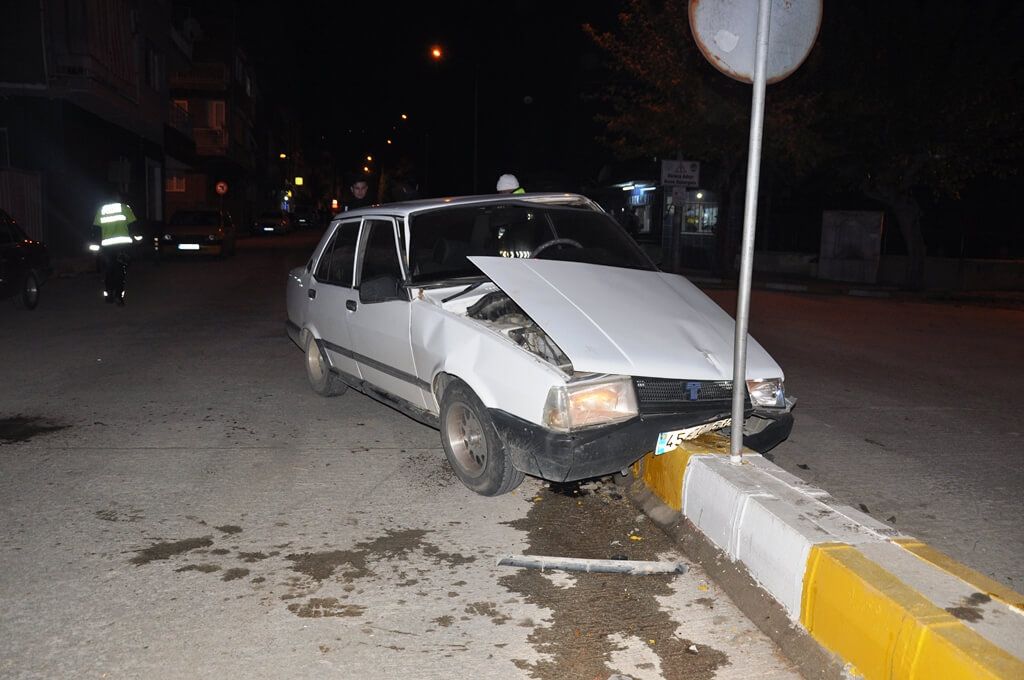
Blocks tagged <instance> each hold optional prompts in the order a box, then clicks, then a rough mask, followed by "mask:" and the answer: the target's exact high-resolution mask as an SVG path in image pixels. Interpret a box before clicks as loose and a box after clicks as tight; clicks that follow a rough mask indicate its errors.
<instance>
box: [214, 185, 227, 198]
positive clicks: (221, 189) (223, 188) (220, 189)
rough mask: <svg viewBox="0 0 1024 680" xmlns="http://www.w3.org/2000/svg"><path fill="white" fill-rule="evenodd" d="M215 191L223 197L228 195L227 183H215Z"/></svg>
mask: <svg viewBox="0 0 1024 680" xmlns="http://www.w3.org/2000/svg"><path fill="white" fill-rule="evenodd" d="M216 189H217V193H218V194H220V195H221V196H223V195H224V194H226V193H228V183H227V182H217V186H216Z"/></svg>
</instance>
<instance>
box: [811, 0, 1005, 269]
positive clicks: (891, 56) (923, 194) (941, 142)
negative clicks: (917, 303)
mask: <svg viewBox="0 0 1024 680" xmlns="http://www.w3.org/2000/svg"><path fill="white" fill-rule="evenodd" d="M832 7H833V6H832V5H830V6H829V8H830V9H831V8H832ZM835 10H836V11H835V13H834V16H833V17H831V18H830V19H829V21H828V23H827V24H826V27H825V29H823V35H824V37H823V39H822V40H823V42H824V43H825V44H824V48H825V53H826V61H827V63H828V64H829V67H828V69H827V70H824V71H823V72H822V73H821V75H822V76H823V80H821V82H820V83H819V84H818V86H819V87H820V88H821V89H822V91H823V92H826V97H825V99H824V100H823V103H824V111H825V116H824V118H823V120H824V121H829V123H828V124H827V125H826V126H824V127H823V128H822V130H821V134H822V136H823V137H825V138H826V139H828V140H829V147H828V148H829V149H830V150H831V153H832V155H833V158H832V159H831V162H830V164H829V166H830V167H832V168H834V170H835V171H834V173H833V178H834V179H835V180H836V181H837V182H838V183H840V185H842V184H846V185H848V186H852V187H856V188H858V189H859V190H860V191H861V192H862V193H863V195H864V196H866V197H868V198H871V199H874V200H876V201H878V202H879V203H881V204H882V205H883V206H885V208H886V209H887V210H888V211H889V213H890V214H891V216H892V217H894V218H895V221H896V223H897V225H898V227H899V230H900V233H901V235H902V237H903V241H904V244H905V245H906V250H907V254H908V269H907V273H906V280H907V284H908V285H909V286H910V287H912V288H917V287H920V286H921V285H922V283H923V273H924V261H925V256H926V254H927V249H926V242H927V238H926V237H927V233H928V229H929V226H930V224H929V222H930V219H929V215H928V212H927V211H926V210H925V206H926V205H927V204H928V203H931V202H932V201H934V200H935V199H939V198H953V199H959V198H960V195H961V192H962V191H963V189H964V188H965V186H967V185H968V184H969V183H971V182H973V181H976V180H978V179H979V178H988V179H992V178H1005V177H1009V176H1011V175H1014V174H1015V173H1016V172H1017V167H1018V165H1019V161H1020V160H1021V151H1022V145H1021V139H1020V131H1021V121H1020V110H1021V103H1022V102H1021V91H1022V85H1024V83H1022V82H1021V75H1020V74H1021V71H1022V69H1021V66H1022V64H1021V56H1022V50H1021V47H1020V41H1019V38H1018V36H1017V35H1016V34H1017V33H1018V32H1019V30H1020V27H1021V26H1022V25H1024V24H1022V22H1021V19H1022V17H1024V11H1022V6H1021V5H1019V4H1018V3H1003V2H999V1H998V0H979V1H978V2H973V3H935V2H926V1H925V0H901V1H900V2H878V1H874V2H860V3H842V4H841V5H836V6H835Z"/></svg>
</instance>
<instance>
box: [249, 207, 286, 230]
mask: <svg viewBox="0 0 1024 680" xmlns="http://www.w3.org/2000/svg"><path fill="white" fill-rule="evenodd" d="M291 230H292V222H291V220H290V219H289V218H288V214H287V213H285V212H284V211H283V210H268V211H266V212H264V213H261V214H260V216H259V217H257V218H256V220H255V221H254V222H253V223H252V230H251V231H252V235H253V236H258V235H259V234H287V233H289V232H290V231H291Z"/></svg>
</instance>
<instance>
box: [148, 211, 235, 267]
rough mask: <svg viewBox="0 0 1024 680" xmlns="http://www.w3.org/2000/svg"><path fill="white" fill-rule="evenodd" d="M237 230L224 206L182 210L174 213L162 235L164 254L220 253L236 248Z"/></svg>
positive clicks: (161, 250)
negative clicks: (223, 208)
mask: <svg viewBox="0 0 1024 680" xmlns="http://www.w3.org/2000/svg"><path fill="white" fill-rule="evenodd" d="M236 239H237V234H236V233H235V225H234V222H232V221H231V215H229V214H228V213H227V212H225V211H223V210H213V209H200V210H179V211H177V212H175V213H174V215H172V216H171V219H170V220H169V221H168V222H167V226H166V227H165V228H164V235H163V236H162V237H161V239H160V253H161V254H163V255H218V256H221V257H226V256H228V255H233V254H234V252H235V244H236Z"/></svg>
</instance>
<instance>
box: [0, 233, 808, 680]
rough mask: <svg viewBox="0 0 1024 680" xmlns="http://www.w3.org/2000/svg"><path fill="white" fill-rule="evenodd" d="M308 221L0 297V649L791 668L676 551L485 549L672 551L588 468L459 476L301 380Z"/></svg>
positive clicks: (636, 670) (509, 668) (436, 455)
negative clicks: (291, 284) (625, 569)
mask: <svg viewBox="0 0 1024 680" xmlns="http://www.w3.org/2000/svg"><path fill="white" fill-rule="evenodd" d="M315 237H316V235H314V234H300V235H296V236H292V237H285V238H274V239H267V240H262V239H259V240H252V239H247V240H245V241H243V242H242V243H240V251H239V254H238V255H237V256H236V257H234V258H231V259H229V260H227V261H223V262H220V261H169V262H164V263H162V264H161V265H160V266H155V265H154V264H153V263H152V262H141V263H138V264H137V265H136V266H134V267H133V269H132V271H131V273H130V275H129V282H128V297H127V301H128V306H127V307H125V308H123V309H122V308H118V307H116V306H113V305H104V304H103V303H102V302H101V298H100V287H99V286H100V284H99V280H98V277H97V276H96V275H95V274H83V275H80V276H76V277H72V278H62V279H57V280H55V281H52V282H50V283H49V284H47V285H46V286H45V287H44V288H43V295H42V301H41V303H40V305H39V308H38V309H36V310H35V311H33V312H21V311H17V310H15V309H14V308H13V305H10V304H8V303H6V302H4V303H3V304H0V348H2V352H0V526H2V527H3V528H2V530H0V677H4V678H58V677H83V678H86V677H92V678H139V677H149V678H186V677H187V678H225V677H232V678H235V677H237V678H308V677H313V676H327V677H339V678H396V677H409V678H450V677H452V676H453V675H462V676H465V677H473V678H477V677H480V678H483V677H494V678H540V679H554V678H558V679H560V680H561V679H565V678H580V679H586V680H592V679H593V678H600V679H602V680H603V679H604V678H608V677H610V676H611V675H612V674H613V673H620V674H623V675H625V676H628V677H632V678H636V679H637V680H639V679H641V678H642V679H650V680H659V679H661V678H665V679H674V678H751V677H774V678H796V677H798V676H797V674H796V673H795V672H794V670H793V668H792V666H791V665H790V664H789V663H788V662H787V661H786V660H784V659H781V658H780V657H779V655H778V652H777V650H776V648H775V647H774V646H773V645H772V644H771V643H770V642H768V641H767V640H766V638H765V637H764V636H763V635H762V634H761V633H760V632H759V631H758V630H757V629H756V628H755V627H754V626H753V625H752V624H751V622H750V621H748V620H746V619H745V618H743V617H742V616H741V615H740V614H739V613H738V612H737V610H736V609H735V607H734V606H733V605H732V603H731V602H730V601H729V599H728V598H727V597H726V596H725V595H724V594H723V593H722V592H721V591H720V590H719V588H718V587H717V586H716V585H715V584H714V583H713V582H711V581H710V580H709V579H708V578H707V576H706V575H705V574H704V572H703V571H702V570H701V569H700V568H699V566H696V565H690V566H691V570H690V571H689V572H687V573H685V574H674V575H658V576H642V577H638V576H626V575H622V574H581V573H567V572H561V571H548V572H544V573H541V572H540V571H537V570H532V569H518V568H514V567H505V566H501V567H499V566H497V565H496V561H497V558H498V557H499V556H501V555H505V554H513V555H515V554H533V555H558V556H570V557H582V558H592V559H596V558H610V557H616V556H618V557H626V558H628V559H645V560H658V561H664V562H680V561H682V562H685V559H684V558H683V557H682V556H681V555H680V554H679V553H678V552H676V550H675V548H674V546H673V544H672V543H671V542H670V541H669V540H668V539H667V537H666V536H665V535H664V534H662V533H661V532H659V531H658V530H657V528H656V527H655V526H654V525H653V523H652V522H651V521H650V520H649V519H648V518H646V517H645V516H644V515H642V514H641V513H640V512H639V511H638V510H637V508H636V507H635V506H633V505H632V504H631V503H630V502H628V501H627V500H626V499H625V498H624V497H623V495H622V494H621V493H619V491H618V489H617V487H616V486H614V485H612V484H610V483H608V482H607V481H606V482H601V483H595V484H589V485H586V486H584V487H583V488H581V489H571V488H570V489H561V490H560V489H552V488H549V487H548V486H547V485H545V484H542V483H540V482H539V481H537V480H532V479H528V480H527V481H526V483H524V485H523V486H522V487H521V488H520V489H519V490H518V491H517V492H515V493H512V494H508V495H505V496H501V497H498V498H482V497H479V496H476V495H475V494H473V493H471V492H469V491H467V490H466V489H465V488H464V487H463V486H462V485H461V484H460V483H459V482H458V481H457V480H456V479H455V477H454V476H453V475H452V473H451V472H450V470H449V469H448V467H447V464H446V462H445V460H444V456H443V453H442V451H441V448H440V442H439V440H438V436H437V433H436V432H435V431H433V430H431V429H429V428H427V427H424V426H422V425H419V424H418V423H415V422H413V421H411V420H409V419H408V418H405V417H404V416H400V415H398V414H396V413H395V412H394V411H391V410H390V409H388V408H386V407H384V406H381V405H380V404H378V403H376V402H374V401H372V400H370V399H368V398H366V397H363V396H362V395H359V394H356V393H354V392H352V391H350V392H349V393H347V394H345V395H343V396H341V397H338V398H335V399H324V398H321V397H318V396H316V395H315V394H313V393H312V391H311V390H310V389H309V387H308V385H307V384H306V379H305V375H304V372H303V369H302V354H301V352H300V351H299V350H298V348H296V347H295V346H294V345H293V344H292V343H291V342H290V341H289V340H288V339H287V337H286V335H285V333H284V326H283V321H284V291H283V287H284V282H285V274H286V272H287V270H288V269H289V268H290V267H291V266H293V265H295V264H300V263H302V262H303V261H304V260H305V259H306V257H307V256H308V254H309V252H310V250H311V248H312V245H313V241H314V240H315ZM799 382H800V381H799V380H798V381H797V384H799ZM811 396H812V397H813V395H811ZM807 411H808V412H809V413H814V411H813V410H812V409H807ZM812 422H813V421H812ZM804 427H807V426H806V425H805V426H804ZM812 427H814V426H813V425H812ZM805 432H806V430H805Z"/></svg>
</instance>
